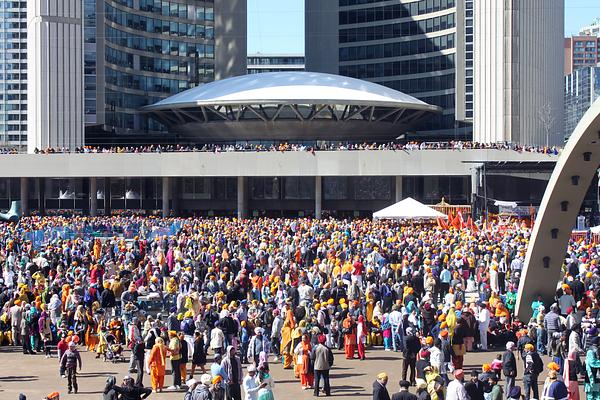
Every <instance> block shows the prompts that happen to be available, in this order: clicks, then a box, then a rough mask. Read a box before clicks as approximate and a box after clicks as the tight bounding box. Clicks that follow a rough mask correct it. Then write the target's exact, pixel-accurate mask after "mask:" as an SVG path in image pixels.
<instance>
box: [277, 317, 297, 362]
mask: <svg viewBox="0 0 600 400" xmlns="http://www.w3.org/2000/svg"><path fill="white" fill-rule="evenodd" d="M295 326H296V324H295V323H294V313H293V312H292V310H291V309H290V308H289V306H288V309H287V311H286V314H285V321H284V322H283V328H282V329H281V346H280V349H279V350H280V352H281V354H282V355H283V369H290V368H292V361H293V359H292V355H291V352H292V350H293V349H292V348H291V345H292V330H293V329H294V327H295Z"/></svg>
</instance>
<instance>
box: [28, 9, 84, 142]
mask: <svg viewBox="0 0 600 400" xmlns="http://www.w3.org/2000/svg"><path fill="white" fill-rule="evenodd" d="M27 26H28V29H27V49H28V52H27V58H28V60H27V61H28V63H27V65H28V67H27V78H28V80H27V82H28V83H27V85H28V86H27V100H28V103H27V108H28V114H27V121H28V123H27V150H28V151H29V152H33V151H34V149H36V148H37V149H41V148H47V147H66V148H71V149H73V148H75V147H78V146H81V145H83V141H84V128H83V125H84V123H83V3H82V2H81V1H79V0H30V1H27Z"/></svg>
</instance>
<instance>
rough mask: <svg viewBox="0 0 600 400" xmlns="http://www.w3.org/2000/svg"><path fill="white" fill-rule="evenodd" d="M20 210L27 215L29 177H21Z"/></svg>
mask: <svg viewBox="0 0 600 400" xmlns="http://www.w3.org/2000/svg"><path fill="white" fill-rule="evenodd" d="M21 212H22V213H23V215H29V179H27V178H21Z"/></svg>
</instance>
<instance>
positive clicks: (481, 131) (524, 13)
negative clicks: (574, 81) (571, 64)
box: [473, 0, 564, 145]
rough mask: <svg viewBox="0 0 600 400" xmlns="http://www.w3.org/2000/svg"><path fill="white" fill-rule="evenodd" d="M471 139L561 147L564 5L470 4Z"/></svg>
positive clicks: (524, 1) (531, 1) (519, 0)
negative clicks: (472, 44) (471, 41)
mask: <svg viewBox="0 0 600 400" xmlns="http://www.w3.org/2000/svg"><path fill="white" fill-rule="evenodd" d="M474 11H475V12H474V21H475V36H474V38H475V39H474V55H475V60H474V68H475V69H474V83H475V87H474V96H475V99H476V101H475V103H474V104H475V110H474V125H473V140H475V141H478V142H485V143H490V142H512V143H518V144H522V145H545V144H558V143H562V139H563V131H564V128H563V123H564V118H563V113H564V103H563V101H564V93H563V92H562V86H563V85H562V84H561V78H562V72H563V71H562V66H561V65H560V63H557V62H556V60H559V59H560V58H561V55H562V48H561V43H562V40H563V27H564V0H513V1H475V2H474Z"/></svg>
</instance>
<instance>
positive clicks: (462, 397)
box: [446, 369, 469, 400]
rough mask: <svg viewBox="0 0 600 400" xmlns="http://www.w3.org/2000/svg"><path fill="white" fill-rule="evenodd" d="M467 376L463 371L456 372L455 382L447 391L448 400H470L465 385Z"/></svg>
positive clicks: (453, 381)
mask: <svg viewBox="0 0 600 400" xmlns="http://www.w3.org/2000/svg"><path fill="white" fill-rule="evenodd" d="M464 377H465V374H464V372H463V370H462V369H457V370H455V371H454V380H452V381H450V383H449V384H448V390H447V391H446V400H469V396H468V395H467V390H466V389H465V386H464V385H463V380H464Z"/></svg>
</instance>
